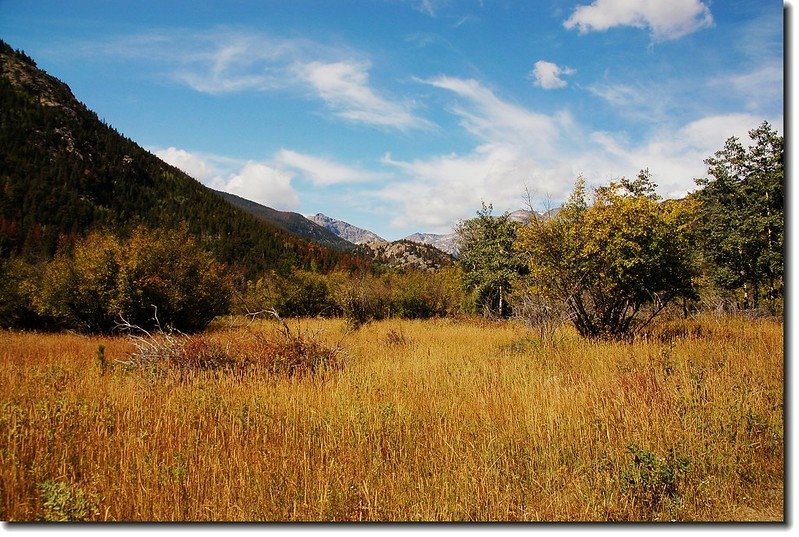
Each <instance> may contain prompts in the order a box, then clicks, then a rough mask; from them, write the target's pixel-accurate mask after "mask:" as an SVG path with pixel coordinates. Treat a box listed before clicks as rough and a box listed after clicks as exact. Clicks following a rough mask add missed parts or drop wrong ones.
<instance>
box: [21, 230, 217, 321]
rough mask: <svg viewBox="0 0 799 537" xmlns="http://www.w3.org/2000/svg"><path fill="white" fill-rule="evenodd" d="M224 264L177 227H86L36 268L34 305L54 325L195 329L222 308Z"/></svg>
mask: <svg viewBox="0 0 799 537" xmlns="http://www.w3.org/2000/svg"><path fill="white" fill-rule="evenodd" d="M230 295H231V286H230V283H229V281H228V278H227V277H226V275H225V272H224V267H223V266H222V265H220V264H219V263H217V262H216V261H215V260H214V258H213V257H212V256H211V254H210V253H208V252H206V251H205V250H203V249H202V248H201V247H200V246H199V244H198V243H197V242H196V241H195V240H194V239H192V238H191V237H190V236H189V235H188V234H187V233H185V232H184V231H176V232H166V231H150V230H147V229H145V228H138V229H137V230H136V231H135V232H134V233H133V235H132V236H131V237H130V238H129V239H127V240H125V241H122V240H120V239H118V238H116V237H115V236H113V235H109V234H104V233H101V232H94V233H92V234H90V235H89V236H87V237H86V238H85V239H82V240H79V241H78V242H77V243H75V245H74V247H73V248H72V249H71V250H66V249H62V251H60V252H59V253H58V254H57V255H56V256H55V258H53V260H52V261H50V262H49V263H48V264H47V265H46V266H45V267H44V270H43V274H42V278H41V282H40V285H39V288H38V290H37V292H36V297H35V299H34V301H33V302H34V305H35V307H36V310H37V312H38V313H39V314H40V315H44V316H49V317H52V318H53V319H54V320H55V321H56V322H57V323H58V325H59V326H61V327H62V328H69V329H74V330H80V331H87V332H108V331H110V330H112V329H113V328H114V327H115V326H116V325H117V323H118V322H119V321H120V320H121V319H125V320H126V321H128V322H130V323H132V324H134V325H137V326H141V327H146V328H151V327H154V326H156V325H158V324H163V325H164V326H169V327H172V328H175V329H177V330H181V331H184V332H194V331H198V330H202V329H203V328H205V327H206V326H207V325H208V323H210V322H211V320H213V318H214V317H216V316H217V315H220V314H223V313H226V312H227V311H228V307H229V301H230Z"/></svg>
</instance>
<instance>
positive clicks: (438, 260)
mask: <svg viewBox="0 0 799 537" xmlns="http://www.w3.org/2000/svg"><path fill="white" fill-rule="evenodd" d="M356 251H357V252H358V253H360V254H361V255H363V256H364V257H367V258H369V259H371V260H372V261H374V262H375V263H378V264H381V265H388V266H390V267H395V268H413V269H422V270H437V269H440V268H442V267H446V266H450V265H452V264H454V259H453V258H452V256H450V255H449V254H447V253H445V252H442V251H441V250H439V249H438V248H436V247H434V246H431V245H429V244H422V243H418V242H413V241H409V240H406V239H401V240H398V241H394V242H369V243H366V244H362V245H360V246H358V249H357V250H356Z"/></svg>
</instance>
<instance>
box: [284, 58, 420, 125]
mask: <svg viewBox="0 0 799 537" xmlns="http://www.w3.org/2000/svg"><path fill="white" fill-rule="evenodd" d="M370 67H371V65H370V64H369V63H368V62H357V61H336V62H317V61H313V62H308V63H303V64H297V65H296V66H295V69H294V71H295V73H296V74H297V76H298V78H299V79H301V80H303V81H305V82H307V83H308V84H309V85H310V86H311V87H312V88H313V89H314V90H315V91H316V93H317V94H318V95H319V97H321V98H322V99H323V100H324V101H325V103H326V104H327V105H328V107H330V108H331V109H332V110H334V111H335V113H336V115H337V116H339V117H341V118H344V119H347V120H350V121H355V122H362V123H367V124H370V125H375V126H379V127H393V128H397V129H400V130H406V129H412V128H429V127H430V126H431V124H430V123H429V122H427V121H425V120H423V119H421V118H418V117H416V116H415V115H414V114H413V113H412V112H411V107H410V106H409V105H407V104H404V103H399V102H396V101H393V100H390V99H387V98H385V97H383V96H381V95H378V94H377V92H376V91H375V90H374V89H372V88H371V87H370V85H369V69H370Z"/></svg>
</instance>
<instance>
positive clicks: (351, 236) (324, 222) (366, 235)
mask: <svg viewBox="0 0 799 537" xmlns="http://www.w3.org/2000/svg"><path fill="white" fill-rule="evenodd" d="M306 218H307V219H308V220H310V221H311V222H313V223H314V224H317V225H319V226H322V227H323V228H325V229H327V230H329V231H331V232H332V233H334V234H335V235H336V236H338V237H341V238H342V239H344V240H346V241H349V242H351V243H352V244H367V243H370V242H388V241H387V240H386V239H384V238H383V237H381V236H379V235H378V234H377V233H373V232H371V231H369V230H368V229H363V228H360V227H357V226H353V225H352V224H350V223H348V222H345V221H343V220H337V219H335V218H331V217H329V216H326V215H324V214H322V213H317V214H315V215H313V216H306Z"/></svg>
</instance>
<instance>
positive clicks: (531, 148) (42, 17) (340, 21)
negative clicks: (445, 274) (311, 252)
mask: <svg viewBox="0 0 799 537" xmlns="http://www.w3.org/2000/svg"><path fill="white" fill-rule="evenodd" d="M0 37H2V38H3V39H4V40H6V41H7V42H8V43H10V44H11V45H12V46H13V47H15V48H20V49H22V50H24V51H25V52H27V53H28V54H29V55H30V56H32V57H33V58H34V59H35V60H36V61H37V63H38V64H39V66H40V67H42V68H44V69H45V70H47V71H48V72H49V73H51V74H53V75H55V76H57V77H58V78H60V79H62V80H63V81H64V82H66V83H67V84H69V85H70V87H71V88H72V89H73V92H74V93H75V95H76V96H77V98H78V99H79V100H81V101H83V102H84V103H86V104H87V106H89V107H90V108H91V109H93V110H95V111H96V112H97V113H98V115H99V116H100V117H101V118H103V119H104V120H105V121H106V122H107V123H108V124H110V125H112V126H113V127H115V128H116V129H118V130H119V131H120V132H121V133H123V134H124V135H126V136H128V137H130V138H132V139H133V140H135V141H136V142H138V143H139V144H141V145H142V146H144V147H146V148H147V149H149V150H150V151H152V152H153V153H155V154H157V155H159V156H160V157H162V158H163V159H164V160H166V161H168V162H170V163H172V164H175V165H177V166H179V167H181V168H182V169H184V170H185V171H187V172H188V173H189V174H191V175H192V176H193V177H195V178H196V179H198V180H200V181H202V182H203V183H204V184H206V185H209V186H211V187H213V188H217V189H220V190H226V191H229V192H232V193H234V194H238V195H240V196H243V197H245V198H248V199H252V200H254V201H257V202H259V203H263V204H265V205H268V206H271V207H274V208H277V209H282V210H292V211H297V212H301V213H303V214H313V213H316V212H323V213H325V214H327V215H329V216H332V217H335V218H340V219H343V220H347V221H348V222H350V223H352V224H355V225H357V226H361V227H365V228H368V229H371V230H372V231H375V232H376V233H378V234H379V235H381V236H383V237H385V238H387V239H397V238H401V237H404V236H406V235H409V234H411V233H413V232H417V231H425V232H439V233H446V232H450V231H451V230H452V227H453V225H455V224H456V223H457V222H458V221H459V220H461V219H464V218H470V217H472V216H474V214H475V211H477V210H478V209H479V208H480V204H481V202H482V201H484V202H486V203H492V204H493V205H494V208H495V211H496V212H502V211H506V210H509V211H513V210H515V209H518V208H522V207H524V205H525V201H524V200H525V190H529V192H530V193H531V194H532V200H533V205H534V208H536V209H539V210H541V209H544V208H546V207H548V206H556V205H558V204H560V203H561V202H562V201H563V200H564V199H565V198H566V197H567V196H568V193H569V192H570V190H571V188H572V186H573V184H574V181H575V179H576V177H577V176H578V175H580V174H582V175H583V176H585V177H586V179H587V180H588V182H589V184H594V185H598V184H604V183H607V182H608V181H610V180H612V179H614V178H618V177H621V176H633V175H635V174H636V173H637V171H638V170H640V169H641V168H644V167H648V168H649V169H650V171H651V172H652V174H653V177H654V179H655V182H656V183H657V184H658V185H659V192H660V194H661V195H663V196H665V197H679V196H682V195H684V194H686V193H687V192H689V191H692V190H694V189H695V188H696V187H695V183H694V181H693V178H694V177H697V176H701V175H703V174H704V171H705V168H704V165H703V163H702V161H703V159H705V158H707V157H708V156H710V155H711V154H712V153H713V152H714V151H716V150H717V149H720V148H721V147H722V145H723V143H724V140H725V139H726V138H727V137H729V136H738V137H739V138H741V139H743V140H748V137H747V131H748V130H750V129H752V128H754V127H756V126H757V125H758V124H759V123H761V122H762V121H763V120H767V121H769V122H771V123H772V125H774V126H775V127H776V128H777V129H778V130H779V131H780V132H782V131H783V125H782V124H783V108H784V99H783V4H782V2H775V1H772V0H746V1H745V0H727V1H722V0H715V1H711V0H702V1H700V0H669V1H667V2H662V1H659V0H569V1H565V0H564V1H561V0H541V1H535V2H534V1H523V0H519V1H510V0H463V1H457V0H450V1H446V0H404V1H403V0H372V1H365V0H362V1H344V0H327V1H322V0H317V1H302V0H295V1H268V0H267V1H235V0H231V1H224V2H221V1H220V2H214V1H211V0H205V1H196V2H170V1H169V0H157V1H150V0H138V1H136V2H128V1H125V2H122V1H112V0H105V1H71V2H62V1H52V2H51V1H37V0H0Z"/></svg>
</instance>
